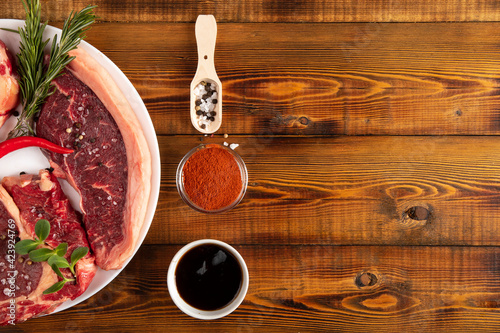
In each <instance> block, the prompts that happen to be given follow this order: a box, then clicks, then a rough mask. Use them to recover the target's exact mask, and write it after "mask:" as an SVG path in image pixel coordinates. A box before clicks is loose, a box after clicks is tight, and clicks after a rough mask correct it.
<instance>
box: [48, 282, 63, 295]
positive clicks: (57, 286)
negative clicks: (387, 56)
mask: <svg viewBox="0 0 500 333" xmlns="http://www.w3.org/2000/svg"><path fill="white" fill-rule="evenodd" d="M65 284H66V280H62V281H59V282H56V283H54V284H53V285H52V286H50V287H49V288H47V289H45V290H44V291H43V294H44V295H48V294H52V293H55V292H58V291H59V290H61V289H62V288H63V287H64V285H65Z"/></svg>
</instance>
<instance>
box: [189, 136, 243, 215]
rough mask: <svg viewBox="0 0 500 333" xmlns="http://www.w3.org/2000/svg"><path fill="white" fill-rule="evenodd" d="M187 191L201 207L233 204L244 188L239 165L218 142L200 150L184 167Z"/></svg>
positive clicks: (192, 199) (216, 208) (205, 208)
mask: <svg viewBox="0 0 500 333" xmlns="http://www.w3.org/2000/svg"><path fill="white" fill-rule="evenodd" d="M182 182H183V185H184V192H185V194H186V195H187V196H188V197H189V199H190V200H191V201H192V202H193V203H194V204H195V205H197V206H198V207H200V208H202V209H204V210H207V211H215V210H219V209H222V208H225V207H227V206H229V205H231V204H232V203H234V202H235V201H236V200H237V199H238V198H239V197H240V194H241V191H242V188H243V180H242V173H241V170H240V166H239V165H238V162H237V161H236V159H235V157H234V156H233V154H231V152H229V151H228V150H226V149H225V148H224V147H222V146H220V145H216V144H210V145H206V146H205V147H204V148H202V149H199V150H197V151H196V152H195V153H193V154H192V155H191V156H190V157H189V158H188V159H187V161H186V162H185V164H184V166H183V168H182Z"/></svg>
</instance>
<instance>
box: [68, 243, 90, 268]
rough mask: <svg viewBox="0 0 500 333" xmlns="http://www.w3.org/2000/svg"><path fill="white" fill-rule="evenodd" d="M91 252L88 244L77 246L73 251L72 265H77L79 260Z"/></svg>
mask: <svg viewBox="0 0 500 333" xmlns="http://www.w3.org/2000/svg"><path fill="white" fill-rule="evenodd" d="M87 253H89V248H88V247H86V246H81V247H77V248H76V249H75V250H74V251H73V253H71V267H75V264H76V262H77V261H78V260H80V259H82V258H83V257H85V256H86V255H87Z"/></svg>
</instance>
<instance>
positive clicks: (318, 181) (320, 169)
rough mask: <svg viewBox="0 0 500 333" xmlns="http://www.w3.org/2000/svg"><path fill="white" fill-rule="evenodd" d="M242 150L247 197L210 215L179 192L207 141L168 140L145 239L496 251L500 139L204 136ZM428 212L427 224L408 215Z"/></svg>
mask: <svg viewBox="0 0 500 333" xmlns="http://www.w3.org/2000/svg"><path fill="white" fill-rule="evenodd" d="M200 137H201V138H203V142H204V143H210V142H216V143H223V142H228V143H238V144H239V145H240V146H239V147H238V148H237V149H236V151H237V152H238V153H239V154H240V155H241V156H242V157H243V160H244V161H245V163H246V165H247V169H248V175H249V186H248V190H247V193H246V195H245V198H244V199H243V201H242V202H241V203H240V204H239V205H238V207H236V208H235V209H234V210H232V211H229V212H227V213H224V214H220V215H215V216H207V215H205V214H202V213H198V212H195V211H194V210H192V209H190V208H189V207H188V206H187V205H186V204H184V202H183V201H182V200H181V198H180V196H179V194H178V193H177V189H176V186H175V174H176V169H177V165H178V163H179V161H180V160H181V159H182V156H183V155H184V154H185V153H187V152H188V151H189V150H190V149H191V148H193V147H195V146H196V145H198V144H199V143H201V142H202V141H199V139H198V138H196V137H184V136H175V137H160V138H159V140H160V141H159V142H160V147H161V151H160V154H161V156H162V187H161V195H160V202H159V205H158V209H157V211H156V216H155V220H154V222H153V225H152V230H151V232H150V233H149V234H148V237H147V239H146V242H148V243H150V244H151V243H155V244H162V243H175V244H182V243H186V242H189V241H192V240H195V239H199V238H204V237H209V238H221V239H226V240H228V241H230V242H232V243H244V244H262V245H264V244H303V243H305V244H309V243H315V244H344V245H348V244H351V245H355V244H356V245H370V244H378V245H383V244H387V245H494V246H498V245H499V244H500V243H499V240H500V227H499V226H498V224H497V223H492V221H496V220H498V219H499V218H500V215H499V210H498V209H499V205H500V201H499V198H500V178H499V174H500V167H499V161H500V151H499V149H498V147H499V146H500V138H499V137H496V136H492V137H488V136H485V137H473V136H472V137H455V136H446V137H432V136H425V137H413V136H408V137H402V136H395V137H392V136H389V137H385V136H373V137H346V136H344V137H332V138H329V137H316V138H310V137H308V138H303V137H287V138H282V137H273V136H252V137H240V136H229V137H228V138H226V139H225V138H223V137H222V136H220V135H219V136H215V137H214V138H210V137H204V136H200ZM419 206H421V207H426V208H427V209H428V210H429V211H430V216H429V218H428V219H427V221H426V222H425V223H418V221H417V222H415V221H414V222H415V223H408V220H405V216H406V215H405V212H407V211H408V209H410V208H411V207H419Z"/></svg>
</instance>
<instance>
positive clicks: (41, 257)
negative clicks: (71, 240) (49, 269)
mask: <svg viewBox="0 0 500 333" xmlns="http://www.w3.org/2000/svg"><path fill="white" fill-rule="evenodd" d="M53 255H54V251H53V250H51V249H47V248H41V249H38V250H33V251H31V252H30V259H31V260H33V261H35V262H40V261H47V260H48V259H49V258H50V257H51V256H53Z"/></svg>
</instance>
